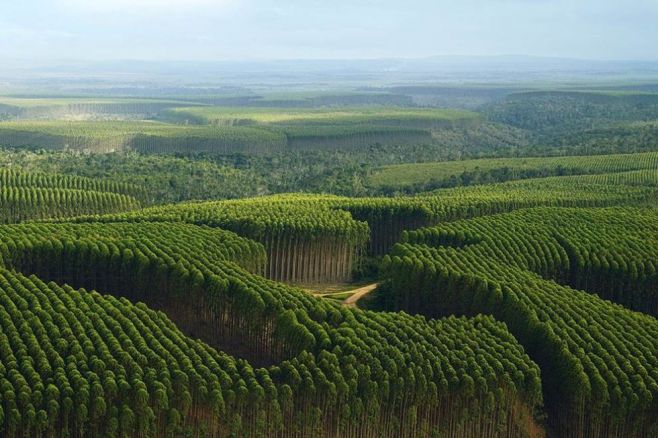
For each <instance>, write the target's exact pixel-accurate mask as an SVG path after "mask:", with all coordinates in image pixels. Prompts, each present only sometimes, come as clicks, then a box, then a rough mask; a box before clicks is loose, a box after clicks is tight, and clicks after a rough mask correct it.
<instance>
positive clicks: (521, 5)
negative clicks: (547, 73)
mask: <svg viewBox="0 0 658 438" xmlns="http://www.w3.org/2000/svg"><path fill="white" fill-rule="evenodd" d="M656 21H658V3H657V2H655V1H649V0H640V1H637V2H634V4H633V5H632V7H629V6H626V5H623V4H621V3H620V2H617V1H615V0H607V1H602V2H601V1H594V0H584V1H580V2H577V4H576V3H575V2H571V1H568V0H556V1H549V0H493V1H491V0H489V1H486V0H465V1H462V2H460V3H459V4H456V3H453V2H448V1H426V0H413V1H411V2H406V3H404V4H403V3H400V2H395V1H392V0H383V1H378V2H375V1H373V0H367V1H358V2H354V1H348V0H336V1H334V2H331V3H325V2H320V1H308V0H307V1H301V0H292V1H286V2H285V3H281V2H275V1H273V0H243V1H237V0H186V1H182V0H96V1H93V2H89V1H84V0H51V1H47V0H26V1H23V2H20V3H19V2H11V3H9V2H2V3H0V57H2V58H3V59H5V60H13V61H17V62H22V63H25V64H29V63H41V64H48V63H56V62H63V61H66V60H80V61H116V60H149V61H174V60H187V61H202V60H203V61H224V60H263V59H265V60H275V59H373V58H374V59H382V58H384V59H386V58H405V59H406V58H410V59H413V58H424V57H431V56H436V55H443V56H456V55H459V56H476V55H477V56H492V55H493V56H497V55H508V54H522V55H532V56H540V57H559V58H578V59H590V60H614V59H623V60H657V59H658V56H657V54H656V50H655V47H654V45H653V42H654V41H656V40H657V39H658V27H657V26H655V23H656Z"/></svg>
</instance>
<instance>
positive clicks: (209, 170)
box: [0, 83, 658, 438]
mask: <svg viewBox="0 0 658 438" xmlns="http://www.w3.org/2000/svg"><path fill="white" fill-rule="evenodd" d="M68 86H70V85H67V87H68ZM140 87H141V88H139V92H137V91H135V90H134V89H131V92H132V93H133V94H134V96H133V97H127V96H125V95H124V94H126V92H125V90H124V89H118V90H113V89H112V88H107V89H106V88H102V91H98V90H97V91H95V93H96V94H93V93H89V94H87V93H88V92H87V91H84V92H83V91H81V92H80V95H78V96H68V95H64V93H62V95H61V96H58V95H56V96H46V97H44V96H40V97H39V96H36V95H35V96H31V97H26V96H11V97H6V98H0V113H2V114H3V115H2V117H0V118H1V119H3V121H0V144H2V145H3V146H4V147H5V148H4V149H2V150H1V151H0V435H1V436H7V437H12V438H19V437H27V436H29V437H32V436H34V437H44V438H45V437H55V436H70V437H87V436H89V437H122V438H123V437H133V436H135V437H205V436H208V437H238V436H239V437H242V436H244V437H361V438H363V437H380V436H381V437H409V438H411V437H414V438H415V437H451V438H471V437H472V438H475V437H478V438H479V437H485V438H499V437H500V438H503V437H505V438H517V437H518V438H526V437H530V438H542V437H551V438H552V437H574V438H594V437H606V438H607V437H610V438H613V437H615V438H616V437H620V438H621V437H637V438H641V437H651V436H657V435H658V420H656V419H657V418H658V408H657V406H658V405H657V404H656V402H655V400H656V398H657V397H658V341H656V339H658V319H656V317H657V316H658V271H657V270H658V265H657V264H656V263H657V262H656V260H657V256H658V209H657V208H656V206H658V143H656V142H654V140H653V134H652V129H653V125H654V124H655V120H656V115H657V114H655V110H656V108H658V106H656V105H654V104H655V103H658V101H656V102H654V98H653V94H652V93H653V91H652V88H651V87H650V84H648V85H642V86H639V85H638V87H640V88H638V89H632V90H631V89H627V88H624V87H622V86H621V85H620V86H618V87H617V88H614V87H613V88H612V89H607V88H600V89H595V88H594V86H591V87H589V88H588V85H586V84H580V85H578V86H576V85H574V84H556V85H555V86H554V87H551V88H550V89H542V88H541V84H538V83H537V84H534V85H532V86H530V85H528V86H526V85H525V84H518V85H515V86H509V85H491V86H485V85H469V86H461V85H455V84H451V85H445V84H444V85H434V84H426V85H422V84H415V85H404V84H392V85H391V84H384V85H382V86H367V87H359V88H356V87H352V88H350V87H347V86H346V87H344V88H343V89H336V90H330V91H328V90H324V89H322V90H320V91H318V90H310V89H308V87H309V86H307V85H298V86H297V87H298V88H296V89H295V90H293V91H288V92H285V91H282V90H281V89H278V88H275V87H273V88H272V89H271V90H270V89H267V88H266V87H264V86H263V85H254V86H253V88H254V89H253V90H252V89H249V88H246V87H244V88H241V87H235V88H227V89H219V88H218V89H213V90H210V89H204V88H203V87H204V86H203V85H202V84H197V85H196V86H195V87H189V88H176V87H175V86H171V88H166V87H165V88H163V90H161V91H157V92H156V91H153V90H152V89H150V88H149V86H148V85H145V84H142V85H140ZM538 88H539V89H538ZM149 93H151V94H150V95H149ZM98 96H103V97H98ZM135 96H139V97H135ZM444 105H445V106H450V107H451V108H440V107H438V106H444ZM654 106H656V108H654Z"/></svg>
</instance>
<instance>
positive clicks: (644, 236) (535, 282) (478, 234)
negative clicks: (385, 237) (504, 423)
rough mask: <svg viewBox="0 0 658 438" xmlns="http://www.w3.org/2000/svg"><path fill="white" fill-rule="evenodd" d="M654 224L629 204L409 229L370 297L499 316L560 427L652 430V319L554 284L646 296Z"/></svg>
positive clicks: (657, 328)
mask: <svg viewBox="0 0 658 438" xmlns="http://www.w3.org/2000/svg"><path fill="white" fill-rule="evenodd" d="M657 232H658V214H656V212H655V210H651V209H631V208H625V209H619V208H611V209H547V208H541V209H530V210H521V211H518V212H514V213H510V214H506V215H498V216H491V217H486V218H477V219H471V220H465V221H457V222H452V223H446V224H442V225H440V226H437V227H433V228H429V229H423V230H417V231H411V232H408V233H406V234H405V237H404V240H406V243H403V244H398V245H396V246H395V247H394V249H393V251H392V253H391V255H390V256H386V257H385V259H384V270H385V272H386V273H387V274H386V276H387V278H388V279H389V280H388V282H387V283H386V284H385V286H384V287H383V288H382V290H381V291H380V294H379V297H378V299H379V303H380V305H382V306H383V307H384V308H386V309H391V310H406V311H409V312H414V313H423V314H425V315H428V316H431V317H438V316H441V315H446V314H461V315H475V314H481V313H484V314H491V315H493V316H494V317H495V318H496V319H498V320H501V321H504V322H505V323H506V324H507V326H508V327H509V328H510V330H511V331H512V333H513V334H514V335H515V337H516V338H517V339H519V341H520V342H521V344H522V345H524V347H525V348H526V349H527V351H528V352H529V354H530V356H531V357H532V358H533V359H534V360H535V361H536V362H537V363H538V364H539V365H540V367H541V369H542V379H543V383H544V390H545V396H546V406H547V408H548V413H549V416H548V421H549V424H550V425H551V427H552V428H554V429H555V430H556V431H557V432H558V433H559V434H560V436H579V437H583V436H585V437H588V436H592V437H594V436H637V437H640V436H651V435H654V434H656V433H657V432H658V422H656V418H657V417H656V414H657V412H656V405H655V403H654V400H655V398H656V397H657V396H658V377H657V375H656V372H657V371H658V341H657V339H658V322H656V320H655V319H653V318H651V317H648V316H647V315H643V314H641V313H636V312H633V311H630V310H627V309H624V308H622V307H621V306H618V305H615V304H612V303H610V302H609V301H605V300H603V299H601V298H599V297H598V296H596V295H593V294H592V293H588V292H586V291H579V290H576V289H572V288H570V287H568V286H562V285H561V284H560V282H562V283H575V285H576V286H579V287H587V288H588V289H591V290H592V291H593V292H595V291H601V292H602V293H603V294H604V296H605V297H607V298H621V299H622V302H627V303H630V304H633V303H635V302H638V301H642V300H643V299H647V298H649V297H650V298H651V299H649V302H648V303H644V304H645V305H647V304H652V303H654V302H655V301H654V300H655V288H656V275H655V270H656V269H655V265H654V263H655V259H656V256H658V244H657V243H658V242H656V241H655V238H654V237H655V235H658V233H657ZM597 260H598V261H597ZM606 263H607V266H606ZM613 290H614V294H610V291H613Z"/></svg>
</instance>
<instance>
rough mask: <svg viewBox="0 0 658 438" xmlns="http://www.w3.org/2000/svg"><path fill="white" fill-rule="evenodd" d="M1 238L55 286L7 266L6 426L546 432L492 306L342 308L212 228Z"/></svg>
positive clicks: (2, 375)
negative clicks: (434, 310)
mask: <svg viewBox="0 0 658 438" xmlns="http://www.w3.org/2000/svg"><path fill="white" fill-rule="evenodd" d="M0 242H2V244H1V245H0V254H1V256H2V265H3V266H5V267H6V268H10V269H14V270H17V271H22V272H24V273H36V274H38V275H39V277H41V278H43V279H50V280H56V283H48V284H46V283H44V282H43V281H42V280H41V279H39V277H36V276H32V277H29V278H28V277H25V276H23V275H21V274H16V273H13V272H10V271H7V270H2V272H1V273H0V291H1V292H2V293H0V300H2V306H0V327H1V328H2V330H1V331H0V333H1V335H0V336H2V337H6V340H3V342H0V363H1V364H2V366H0V388H1V389H2V392H1V393H0V394H1V395H0V408H1V409H2V412H1V413H2V415H0V419H1V421H0V424H1V425H2V426H1V427H2V431H3V434H4V435H5V436H24V435H31V436H40V435H41V436H46V435H49V434H50V435H53V434H55V435H61V434H66V433H68V434H70V435H76V436H82V435H89V434H92V435H103V436H119V435H120V436H126V435H127V436H152V435H157V436H164V435H169V434H179V433H184V432H185V430H187V431H188V432H189V433H193V434H195V435H196V434H201V435H207V436H229V435H231V434H233V435H241V436H336V435H341V436H409V437H411V436H430V435H433V434H443V435H446V436H484V437H495V436H510V437H517V436H518V437H521V436H528V435H533V434H538V433H539V432H538V429H537V428H536V425H535V423H534V420H533V412H534V411H535V410H536V409H537V408H538V407H539V406H541V403H542V392H541V383H540V374H539V369H538V368H537V366H536V365H535V364H534V363H533V362H532V361H531V360H530V359H529V358H528V356H527V355H526V354H525V353H524V352H523V348H522V347H521V346H520V345H519V344H518V343H517V342H516V340H515V339H514V338H513V337H512V336H511V334H510V333H509V332H508V331H507V329H506V328H505V326H504V325H503V324H500V323H498V322H495V321H494V320H493V319H492V318H490V317H484V316H479V317H476V318H472V319H465V318H454V317H451V318H447V319H443V320H436V321H426V320H425V319H422V318H415V317H411V316H409V315H405V314H397V313H390V314H387V313H373V312H367V311H360V310H353V309H348V308H345V307H340V306H338V305H336V304H331V303H329V302H327V301H326V300H321V299H317V298H314V297H312V296H309V295H307V294H305V293H304V292H302V291H300V290H298V289H295V288H291V287H288V286H285V285H283V284H281V283H274V282H271V281H268V280H265V279H263V278H262V277H260V276H258V275H254V274H251V273H250V272H249V271H258V270H259V269H262V267H261V268H259V266H262V263H263V262H264V259H265V257H264V249H263V247H262V246H261V245H258V244H255V243H254V242H251V241H249V240H247V239H243V238H240V237H238V236H236V235H235V234H233V233H230V232H227V231H221V230H216V229H211V228H209V227H200V226H195V225H189V224H168V223H161V222H160V223H146V222H144V223H107V224H100V223H92V224H43V223H31V224H22V225H12V226H4V227H0ZM61 282H67V283H70V284H72V285H75V286H76V287H79V286H88V287H96V288H98V289H101V290H104V291H107V292H112V293H113V294H116V295H118V296H123V297H124V298H114V297H111V296H102V295H99V294H97V293H88V292H86V291H84V290H80V291H74V290H72V289H71V288H69V287H63V288H62V287H60V286H58V285H57V284H58V283H61ZM125 297H129V298H130V299H131V301H137V300H143V301H146V302H147V303H148V304H149V306H153V307H155V308H156V309H157V308H160V309H163V310H165V311H166V313H167V314H168V315H169V316H170V317H171V319H172V320H173V322H175V323H176V325H177V326H179V327H181V328H182V329H183V331H186V332H188V334H190V335H192V336H193V337H196V336H199V337H202V338H203V339H204V340H205V341H207V342H208V343H209V344H211V345H214V346H215V347H216V348H217V349H219V350H226V351H229V352H233V353H235V354H238V355H243V356H242V357H246V358H247V359H249V362H247V361H245V360H236V359H234V358H233V357H231V356H227V355H225V354H224V353H219V352H217V350H215V349H213V348H211V347H210V346H208V345H207V344H205V343H203V342H199V341H193V340H192V339H191V338H190V337H187V336H184V335H183V333H182V332H181V331H179V330H178V329H177V328H176V326H174V325H173V323H172V322H171V321H170V320H169V319H168V318H167V317H165V316H164V314H163V313H157V312H154V311H152V310H149V308H147V307H146V306H145V305H143V304H138V305H133V304H131V303H130V302H129V301H128V300H126V299H125ZM197 330H198V331H197ZM253 365H268V366H267V367H266V368H254V367H253Z"/></svg>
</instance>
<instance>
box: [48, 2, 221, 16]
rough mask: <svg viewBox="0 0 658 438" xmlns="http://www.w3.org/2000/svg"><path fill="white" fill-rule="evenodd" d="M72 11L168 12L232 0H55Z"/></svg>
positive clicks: (214, 6) (213, 6)
mask: <svg viewBox="0 0 658 438" xmlns="http://www.w3.org/2000/svg"><path fill="white" fill-rule="evenodd" d="M56 3H57V4H58V5H59V6H60V7H63V8H66V9H68V10H71V11H73V12H127V13H130V12H147V13H170V12H180V11H194V10H198V9H204V10H213V11H215V10H222V9H225V8H226V7H227V6H230V5H231V4H232V3H233V0H56Z"/></svg>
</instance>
